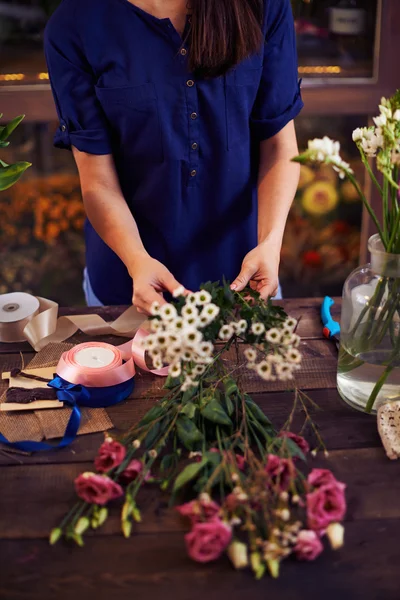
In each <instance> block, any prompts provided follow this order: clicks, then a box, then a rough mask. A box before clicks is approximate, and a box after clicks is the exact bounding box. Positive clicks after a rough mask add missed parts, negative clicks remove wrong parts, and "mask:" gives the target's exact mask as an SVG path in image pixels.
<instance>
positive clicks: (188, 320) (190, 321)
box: [185, 316, 200, 328]
mask: <svg viewBox="0 0 400 600" xmlns="http://www.w3.org/2000/svg"><path fill="white" fill-rule="evenodd" d="M185 325H189V327H190V328H192V327H194V328H195V327H198V326H199V325H200V317H196V316H194V317H185Z"/></svg>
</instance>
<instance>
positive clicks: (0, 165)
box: [0, 114, 31, 192]
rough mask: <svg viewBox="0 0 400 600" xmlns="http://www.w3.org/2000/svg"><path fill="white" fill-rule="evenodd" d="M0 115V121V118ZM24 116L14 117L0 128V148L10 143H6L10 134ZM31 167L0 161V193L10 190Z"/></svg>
mask: <svg viewBox="0 0 400 600" xmlns="http://www.w3.org/2000/svg"><path fill="white" fill-rule="evenodd" d="M2 116H3V115H2V114H0V119H1V118H2ZM24 117H25V115H20V116H19V117H15V119H13V120H12V121H10V122H9V123H8V124H7V125H3V126H0V148H6V147H7V146H8V145H9V144H10V142H9V141H8V138H9V136H10V135H11V133H12V132H13V131H14V129H16V128H17V127H18V125H19V124H20V123H21V121H22V120H23V118H24ZM30 166H31V163H29V162H24V161H21V162H17V163H14V164H13V165H8V164H7V163H6V162H4V161H3V160H1V159H0V192H1V191H3V190H6V189H8V188H10V187H11V186H12V185H14V183H16V182H17V181H18V179H19V178H20V177H21V175H22V174H23V173H24V172H25V171H26V169H28V167H30Z"/></svg>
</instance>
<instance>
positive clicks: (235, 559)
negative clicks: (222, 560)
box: [227, 540, 249, 569]
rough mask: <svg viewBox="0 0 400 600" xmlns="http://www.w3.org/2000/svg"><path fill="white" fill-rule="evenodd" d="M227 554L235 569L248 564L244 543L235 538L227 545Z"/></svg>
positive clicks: (242, 567)
mask: <svg viewBox="0 0 400 600" xmlns="http://www.w3.org/2000/svg"><path fill="white" fill-rule="evenodd" d="M227 554H228V556H229V558H230V560H231V563H232V564H233V566H234V567H235V569H244V568H245V567H247V566H248V565H249V559H248V555H247V546H246V544H243V543H242V542H238V541H236V540H235V541H234V542H232V543H231V544H230V545H229V547H228V550H227Z"/></svg>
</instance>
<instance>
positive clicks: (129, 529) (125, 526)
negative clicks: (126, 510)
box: [122, 521, 132, 538]
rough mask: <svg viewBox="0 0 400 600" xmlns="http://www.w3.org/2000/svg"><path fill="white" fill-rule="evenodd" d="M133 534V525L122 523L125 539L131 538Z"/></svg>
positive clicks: (129, 522) (126, 522)
mask: <svg viewBox="0 0 400 600" xmlns="http://www.w3.org/2000/svg"><path fill="white" fill-rule="evenodd" d="M131 532H132V523H131V521H122V533H123V534H124V537H125V538H128V537H130V535H131Z"/></svg>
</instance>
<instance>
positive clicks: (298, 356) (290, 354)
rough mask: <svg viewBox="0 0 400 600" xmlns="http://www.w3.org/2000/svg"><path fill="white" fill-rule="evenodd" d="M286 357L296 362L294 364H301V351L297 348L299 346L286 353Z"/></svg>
mask: <svg viewBox="0 0 400 600" xmlns="http://www.w3.org/2000/svg"><path fill="white" fill-rule="evenodd" d="M286 359H287V360H288V361H289V362H290V363H294V364H299V363H301V354H300V352H299V351H298V350H297V348H292V349H291V350H289V352H288V353H287V354H286Z"/></svg>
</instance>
